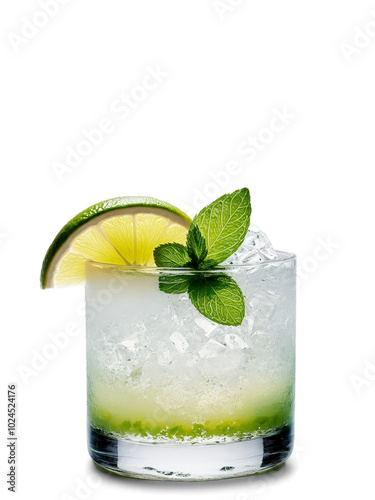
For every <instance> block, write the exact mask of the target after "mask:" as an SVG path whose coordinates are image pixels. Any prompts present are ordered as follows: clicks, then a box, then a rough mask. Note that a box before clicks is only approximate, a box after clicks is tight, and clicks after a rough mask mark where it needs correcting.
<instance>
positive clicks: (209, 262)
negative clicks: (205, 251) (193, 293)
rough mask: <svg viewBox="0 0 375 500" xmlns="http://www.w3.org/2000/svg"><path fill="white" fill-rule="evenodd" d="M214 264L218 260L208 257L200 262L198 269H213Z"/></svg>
mask: <svg viewBox="0 0 375 500" xmlns="http://www.w3.org/2000/svg"><path fill="white" fill-rule="evenodd" d="M214 266H216V260H214V259H207V260H204V261H203V262H200V263H199V264H198V269H199V270H200V271H205V270H207V269H211V267H214Z"/></svg>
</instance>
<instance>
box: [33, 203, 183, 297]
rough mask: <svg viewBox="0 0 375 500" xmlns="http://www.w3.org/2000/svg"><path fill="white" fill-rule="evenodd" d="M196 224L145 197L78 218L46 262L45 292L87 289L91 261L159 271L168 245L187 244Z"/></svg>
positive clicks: (99, 207) (64, 230)
mask: <svg viewBox="0 0 375 500" xmlns="http://www.w3.org/2000/svg"><path fill="white" fill-rule="evenodd" d="M190 224H191V219H190V218H189V217H188V216H187V215H186V214H185V213H184V212H182V211H181V210H179V209H178V208H176V207H174V206H173V205H170V204H169V203H166V202H164V201H160V200H156V199H155V198H148V197H143V196H133V197H122V198H113V199H111V200H106V201H102V202H101V203H98V204H96V205H93V206H92V207H89V208H87V209H86V210H84V211H83V212H81V213H80V214H78V215H76V216H75V217H74V219H72V220H71V221H70V222H68V224H66V225H65V226H64V227H63V228H62V229H61V231H60V232H59V234H58V235H57V236H56V238H55V239H54V241H53V242H52V245H51V246H50V247H49V249H48V252H47V254H46V256H45V258H44V261H43V266H42V272H41V276H40V282H41V286H42V288H51V287H55V286H69V285H77V284H79V283H82V282H83V281H84V279H85V267H86V262H87V261H88V260H91V261H95V262H102V263H106V264H120V265H123V266H124V265H125V266H126V265H127V266H153V265H154V258H153V250H154V248H155V247H157V246H158V245H160V244H162V243H169V242H176V243H182V244H185V242H186V234H187V232H188V229H189V227H190Z"/></svg>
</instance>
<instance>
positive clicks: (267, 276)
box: [84, 192, 296, 480]
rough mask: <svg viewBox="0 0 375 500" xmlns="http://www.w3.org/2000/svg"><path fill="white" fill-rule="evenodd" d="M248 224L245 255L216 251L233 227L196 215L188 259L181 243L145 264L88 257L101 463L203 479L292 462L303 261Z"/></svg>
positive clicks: (92, 441) (90, 376)
mask: <svg viewBox="0 0 375 500" xmlns="http://www.w3.org/2000/svg"><path fill="white" fill-rule="evenodd" d="M236 193H238V192H236ZM228 196H229V195H228ZM230 201H231V200H230ZM231 204H232V205H231V209H232V210H234V208H233V206H234V204H233V202H232V201H231ZM234 207H235V206H234ZM212 213H214V212H212ZM220 213H221V214H222V213H224V210H221V208H220ZM143 215H144V214H143ZM245 216H246V214H245ZM123 217H126V216H123ZM131 217H134V215H131ZM241 217H242V215H241ZM249 217H250V213H249V214H248V218H249ZM212 218H213V216H212V214H210V224H211V220H212ZM109 222H110V224H112V226H113V225H114V221H113V220H112V221H111V219H109ZM123 222H124V220H123ZM175 222H176V221H175V220H173V221H172V224H171V223H170V222H168V226H167V227H168V230H170V228H171V226H173V224H175ZM133 223H134V224H135V219H133ZM105 224H107V222H106V223H105ZM134 224H133V225H134ZM198 224H199V226H200V228H201V229H202V231H200V230H199V229H197V226H198ZM189 226H190V225H189ZM194 226H195V229H194ZM237 226H238V223H237ZM237 226H236V224H235V225H234V226H233V227H231V228H229V229H230V231H231V234H232V233H233V231H234V230H236V227H237ZM245 226H246V224H245ZM115 227H119V225H118V221H117V222H116V225H115ZM247 227H248V224H247V226H246V227H245V228H244V230H242V235H240V236H239V239H240V243H239V244H237V245H234V246H235V248H234V246H233V248H234V250H235V252H234V253H232V251H229V252H228V251H227V250H226V249H224V250H223V248H224V246H223V245H221V246H216V247H215V244H217V242H218V241H219V239H220V238H219V237H222V233H223V232H225V230H226V229H225V227H224V229H222V230H220V231H217V232H216V233H215V234H214V235H213V233H212V227H211V228H210V229H209V230H207V229H206V226H205V220H204V219H202V218H201V219H199V217H198V218H196V219H194V221H193V224H192V225H191V226H190V229H189V232H188V236H187V240H186V232H187V229H184V230H183V231H182V233H181V234H182V236H181V234H180V232H179V231H178V230H176V228H174V229H173V232H174V236H173V238H174V239H175V238H176V234H177V235H178V236H179V237H180V238H181V239H182V240H183V241H187V251H186V252H185V247H184V246H183V244H182V243H178V244H177V243H176V242H174V243H162V244H161V246H160V245H159V246H157V247H156V248H157V250H156V251H155V250H154V252H153V257H154V258H153V259H152V261H151V262H150V256H149V255H148V257H147V261H145V259H146V258H145V259H144V262H141V263H139V262H136V264H137V265H132V264H131V262H126V263H124V262H115V263H113V262H112V263H111V262H106V260H107V261H108V257H107V258H106V259H104V258H103V259H102V262H96V261H95V259H94V258H87V257H86V259H85V262H84V265H85V269H86V270H85V282H86V283H85V287H86V318H87V327H86V332H87V390H88V395H87V399H88V445H89V452H90V455H91V457H92V458H93V460H94V461H95V462H96V463H97V464H98V465H99V466H101V467H103V468H105V469H107V470H110V471H112V472H114V473H117V474H121V475H125V476H132V477H137V478H145V479H163V480H166V479H167V480H205V479H220V478H227V477H237V476H243V475H248V474H253V473H257V472H261V471H266V470H268V469H272V468H274V467H277V466H279V465H281V464H282V463H284V462H285V461H286V459H287V458H288V456H289V455H290V453H291V451H292V446H293V413H294V378H295V283H296V259H295V256H294V255H293V254H289V253H285V252H275V251H274V250H273V249H272V247H271V245H270V243H269V241H268V239H267V238H266V236H265V235H264V233H262V232H261V231H259V230H258V229H257V228H255V227H253V226H251V227H250V229H249V230H248V231H247ZM105 228H106V226H104V229H105ZM102 230H103V229H102V228H101V231H102ZM132 230H134V227H132ZM210 231H211V232H210ZM201 233H204V237H203V236H202V234H201ZM109 234H110V232H109V231H108V232H107V234H106V235H107V236H108V235H109ZM217 234H219V236H217ZM153 247H155V244H154V243H153V246H152V248H153ZM117 248H118V245H117ZM139 248H140V244H139V245H138V251H139ZM236 249H237V250H236ZM159 250H160V252H159ZM132 251H133V254H132V257H133V259H130V258H129V259H126V255H125V259H126V260H127V261H129V260H133V262H134V261H137V259H136V258H134V256H135V254H136V250H134V249H133V250H132ZM220 252H221V253H220ZM144 255H146V254H144ZM122 258H124V250H123V252H122ZM215 258H216V259H217V260H219V263H217V262H216V261H215ZM138 261H139V259H138ZM185 261H186V262H185ZM171 263H172V264H173V265H172V266H171V265H168V264H171ZM139 264H141V265H139ZM150 264H151V265H150Z"/></svg>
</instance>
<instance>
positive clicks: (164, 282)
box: [159, 275, 191, 294]
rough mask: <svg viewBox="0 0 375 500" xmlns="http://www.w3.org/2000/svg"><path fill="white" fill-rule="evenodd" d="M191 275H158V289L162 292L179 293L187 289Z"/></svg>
mask: <svg viewBox="0 0 375 500" xmlns="http://www.w3.org/2000/svg"><path fill="white" fill-rule="evenodd" d="M190 278H191V276H185V275H181V276H177V275H176V276H159V289H160V290H161V291H162V292H164V293H172V294H180V293H186V292H187V291H188V290H189V282H190Z"/></svg>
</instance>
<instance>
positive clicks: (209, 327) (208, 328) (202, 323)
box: [194, 318, 217, 337]
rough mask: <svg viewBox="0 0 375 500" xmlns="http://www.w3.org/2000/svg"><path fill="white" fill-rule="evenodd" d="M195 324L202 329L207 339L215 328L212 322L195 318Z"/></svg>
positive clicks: (215, 325)
mask: <svg viewBox="0 0 375 500" xmlns="http://www.w3.org/2000/svg"><path fill="white" fill-rule="evenodd" d="M194 321H195V323H196V324H197V325H198V326H199V327H201V328H202V330H203V331H204V334H205V335H206V336H207V337H209V336H210V335H211V333H212V332H213V331H214V330H215V328H216V327H217V324H216V323H214V322H213V321H210V320H208V319H206V318H196V319H195V320H194Z"/></svg>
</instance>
